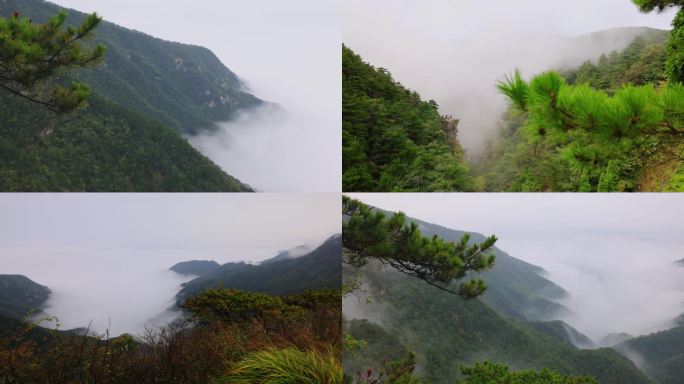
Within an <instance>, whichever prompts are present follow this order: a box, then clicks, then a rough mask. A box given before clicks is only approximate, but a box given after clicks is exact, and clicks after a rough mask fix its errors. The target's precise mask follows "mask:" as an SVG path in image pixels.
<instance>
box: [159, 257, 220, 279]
mask: <svg viewBox="0 0 684 384" xmlns="http://www.w3.org/2000/svg"><path fill="white" fill-rule="evenodd" d="M220 267H221V264H219V263H217V262H215V261H214V260H190V261H181V262H180V263H176V264H175V265H173V266H172V267H171V268H169V269H170V270H172V271H174V272H176V273H180V274H181V275H197V276H202V275H205V274H207V273H209V272H213V271H215V270H217V269H218V268H220Z"/></svg>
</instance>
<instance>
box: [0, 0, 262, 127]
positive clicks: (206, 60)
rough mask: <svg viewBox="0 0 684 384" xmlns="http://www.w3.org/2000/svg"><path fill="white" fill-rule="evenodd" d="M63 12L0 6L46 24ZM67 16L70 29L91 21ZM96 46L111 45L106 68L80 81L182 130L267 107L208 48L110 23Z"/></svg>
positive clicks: (35, 3) (30, 4)
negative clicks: (165, 38)
mask: <svg viewBox="0 0 684 384" xmlns="http://www.w3.org/2000/svg"><path fill="white" fill-rule="evenodd" d="M60 9H62V8H61V7H59V6H57V5H56V4H52V3H50V2H47V1H43V0H5V1H2V2H0V15H3V16H7V15H11V14H12V12H14V11H18V12H20V13H21V14H22V15H23V16H28V17H30V18H31V19H32V20H34V21H35V22H40V23H42V22H45V21H46V20H47V19H48V18H49V17H51V16H53V15H55V14H56V13H57V12H58V11H59V10H60ZM67 11H68V18H67V24H69V25H73V24H79V23H80V22H81V21H82V20H83V19H84V18H85V16H86V15H85V14H84V13H81V12H78V11H75V10H67ZM104 17H105V19H106V17H107V15H104ZM93 43H102V44H105V45H106V46H107V52H106V54H105V62H104V64H103V65H101V66H98V67H96V68H93V69H89V70H85V71H79V72H78V73H76V74H75V75H74V76H75V77H76V78H78V80H80V81H82V82H84V83H86V84H88V85H89V86H90V87H91V88H92V89H93V90H94V92H95V93H97V94H100V95H101V96H103V97H105V98H107V99H109V100H111V101H114V102H115V103H117V104H120V105H122V106H124V107H126V108H127V109H131V110H133V111H137V112H140V113H142V114H144V115H146V116H148V117H150V118H152V119H155V120H158V121H159V122H161V123H163V124H164V125H166V126H169V127H171V128H174V129H176V130H178V131H181V132H184V133H195V132H197V131H199V130H201V129H204V128H212V126H213V123H214V122H216V121H219V120H228V119H229V118H230V117H231V116H232V115H233V113H235V112H236V111H237V110H239V109H241V108H248V107H254V106H257V105H259V104H261V103H262V101H261V100H259V99H257V98H256V97H254V96H252V95H251V94H249V93H247V92H245V91H244V89H245V87H244V85H243V83H242V81H241V80H240V79H239V78H238V76H237V75H236V74H235V73H233V72H232V71H231V70H230V69H228V68H226V67H225V66H224V65H223V63H221V61H219V59H218V58H217V57H216V56H215V55H214V54H213V53H212V52H211V51H210V50H208V49H206V48H204V47H198V46H193V45H188V44H181V43H175V42H170V41H165V40H162V39H158V38H155V37H153V36H149V35H146V34H144V33H141V32H138V31H134V30H130V29H127V28H124V27H120V26H118V25H116V24H113V23H109V22H106V21H104V22H103V23H101V24H100V25H99V26H98V28H97V29H96V30H95V39H94V41H93Z"/></svg>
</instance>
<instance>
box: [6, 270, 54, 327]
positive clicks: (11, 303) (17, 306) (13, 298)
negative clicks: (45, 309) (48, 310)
mask: <svg viewBox="0 0 684 384" xmlns="http://www.w3.org/2000/svg"><path fill="white" fill-rule="evenodd" d="M49 296H50V289H49V288H48V287H45V286H43V285H40V284H38V283H36V282H34V281H33V280H31V279H29V278H28V277H26V276H22V275H0V316H5V317H10V318H14V319H22V318H24V317H25V316H27V315H29V314H30V313H31V312H34V313H38V312H40V308H41V307H42V306H43V304H44V303H45V302H46V301H47V299H48V297H49Z"/></svg>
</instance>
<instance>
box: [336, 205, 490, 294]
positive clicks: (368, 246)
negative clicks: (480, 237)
mask: <svg viewBox="0 0 684 384" xmlns="http://www.w3.org/2000/svg"><path fill="white" fill-rule="evenodd" d="M342 199H343V200H342V201H343V203H342V213H343V215H344V222H343V225H342V253H343V261H344V262H345V263H347V264H350V265H352V266H354V267H361V266H363V265H365V264H367V263H368V262H369V261H371V260H378V261H380V262H381V263H383V264H386V265H389V266H391V267H393V268H394V269H396V270H397V271H399V272H401V273H404V274H407V275H409V276H413V277H416V278H418V279H421V280H423V281H425V282H426V283H428V284H430V285H432V286H435V287H437V288H439V289H442V290H444V291H447V292H450V293H454V294H458V295H460V296H461V297H463V298H473V297H476V296H478V295H480V294H482V293H483V292H484V291H485V289H486V285H485V282H484V281H483V280H482V279H477V278H472V279H470V280H469V281H466V282H461V283H460V285H459V286H458V287H456V288H453V287H452V285H451V284H452V282H453V281H454V280H458V279H463V278H465V277H467V275H468V274H469V273H470V272H479V271H483V270H485V269H487V268H489V267H491V266H492V265H493V264H494V258H495V257H494V255H492V254H491V253H490V251H491V250H492V247H493V246H494V243H495V242H496V240H497V239H496V236H490V237H489V238H487V239H486V240H485V241H484V242H482V243H480V244H470V236H469V235H467V234H466V235H464V236H463V237H462V238H461V240H460V241H459V242H458V243H450V242H447V241H445V240H444V239H442V238H440V237H437V236H433V237H426V236H423V234H422V233H421V232H420V230H419V229H418V226H417V225H416V224H415V223H406V216H405V215H404V214H403V213H401V212H399V213H397V214H394V215H392V216H390V217H388V216H386V215H385V214H384V213H383V212H380V211H378V210H374V209H372V208H371V207H369V206H367V205H365V204H363V203H361V202H360V201H358V200H354V199H351V198H350V197H348V196H343V197H342Z"/></svg>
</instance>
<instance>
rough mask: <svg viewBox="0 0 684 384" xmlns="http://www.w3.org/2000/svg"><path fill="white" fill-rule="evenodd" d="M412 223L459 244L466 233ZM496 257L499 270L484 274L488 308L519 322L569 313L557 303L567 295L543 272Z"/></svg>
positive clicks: (506, 256) (502, 255) (500, 255)
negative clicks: (545, 276) (563, 312)
mask: <svg viewBox="0 0 684 384" xmlns="http://www.w3.org/2000/svg"><path fill="white" fill-rule="evenodd" d="M408 220H409V221H413V222H415V223H416V224H418V226H419V228H420V230H421V232H422V233H423V234H425V235H427V236H439V237H441V238H443V239H445V240H448V241H458V240H460V239H461V237H462V236H463V234H464V233H465V232H463V231H458V230H454V229H450V228H446V227H443V226H440V225H436V224H432V223H428V222H425V221H421V220H417V219H413V218H408ZM469 233H470V238H471V242H474V243H479V242H482V241H484V240H485V236H484V235H482V234H480V233H472V232H469ZM493 253H494V254H495V255H496V267H495V268H493V269H491V270H489V271H486V272H484V273H483V274H482V277H483V278H484V279H485V280H486V281H487V287H488V288H487V291H486V292H485V294H484V295H483V297H482V299H483V300H484V301H485V302H486V303H487V304H489V305H491V306H492V307H493V308H494V309H496V310H497V311H498V312H500V313H503V314H505V315H507V316H510V317H513V318H516V319H519V320H548V319H552V318H555V317H556V316H555V315H558V314H559V313H561V312H562V311H565V310H566V309H565V308H564V307H563V306H562V305H560V304H558V303H557V302H555V300H557V299H560V298H562V297H563V296H565V295H566V294H567V292H565V290H563V288H561V287H559V286H558V285H556V284H554V283H553V282H551V281H549V280H547V279H546V278H544V276H543V274H544V270H543V269H542V268H540V267H538V266H536V265H532V264H529V263H526V262H524V261H522V260H520V259H516V258H514V257H512V256H510V255H509V254H507V253H506V252H504V251H502V250H501V249H499V248H497V247H494V251H493Z"/></svg>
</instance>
